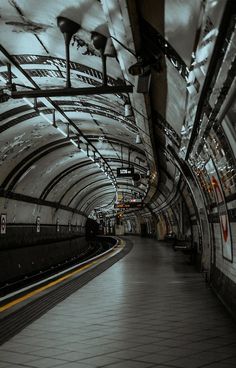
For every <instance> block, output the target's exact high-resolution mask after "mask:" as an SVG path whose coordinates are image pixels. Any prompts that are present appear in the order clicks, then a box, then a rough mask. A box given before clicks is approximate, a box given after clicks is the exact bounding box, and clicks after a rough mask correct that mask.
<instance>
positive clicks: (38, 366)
mask: <svg viewBox="0 0 236 368" xmlns="http://www.w3.org/2000/svg"><path fill="white" fill-rule="evenodd" d="M62 364H63V361H62V360H59V359H53V358H42V359H37V360H34V361H33V362H30V363H25V364H24V365H25V366H26V367H30V368H51V367H59V366H60V365H62Z"/></svg>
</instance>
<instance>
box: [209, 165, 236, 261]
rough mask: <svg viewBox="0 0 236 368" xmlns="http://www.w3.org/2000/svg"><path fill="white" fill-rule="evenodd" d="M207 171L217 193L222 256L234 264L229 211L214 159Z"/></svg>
mask: <svg viewBox="0 0 236 368" xmlns="http://www.w3.org/2000/svg"><path fill="white" fill-rule="evenodd" d="M206 169H207V172H208V175H209V177H210V180H211V185H212V188H213V191H214V193H215V198H216V203H217V207H218V214H219V220H220V233H221V241H222V255H223V257H224V258H225V259H227V260H228V261H230V262H232V261H233V251H232V239H231V229H230V222H229V216H228V210H227V205H226V202H225V196H224V192H223V190H222V186H221V183H220V179H219V176H218V173H217V170H216V167H215V165H214V163H213V160H212V159H210V160H209V161H208V162H207V164H206Z"/></svg>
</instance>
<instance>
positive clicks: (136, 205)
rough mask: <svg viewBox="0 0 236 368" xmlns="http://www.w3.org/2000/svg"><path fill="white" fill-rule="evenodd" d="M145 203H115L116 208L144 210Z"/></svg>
mask: <svg viewBox="0 0 236 368" xmlns="http://www.w3.org/2000/svg"><path fill="white" fill-rule="evenodd" d="M142 207H143V203H142V202H120V203H115V205H114V208H124V209H126V208H127V209H128V208H142Z"/></svg>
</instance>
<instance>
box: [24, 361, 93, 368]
mask: <svg viewBox="0 0 236 368" xmlns="http://www.w3.org/2000/svg"><path fill="white" fill-rule="evenodd" d="M58 367H59V368H96V367H97V366H96V365H90V364H89V365H88V364H85V363H82V362H73V363H66V364H63V365H60V366H58ZM21 368H22V367H21Z"/></svg>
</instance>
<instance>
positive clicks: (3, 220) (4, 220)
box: [0, 213, 7, 234]
mask: <svg viewBox="0 0 236 368" xmlns="http://www.w3.org/2000/svg"><path fill="white" fill-rule="evenodd" d="M0 230H1V231H0V233H1V234H6V232H7V215H6V214H5V213H2V214H1V227H0Z"/></svg>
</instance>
